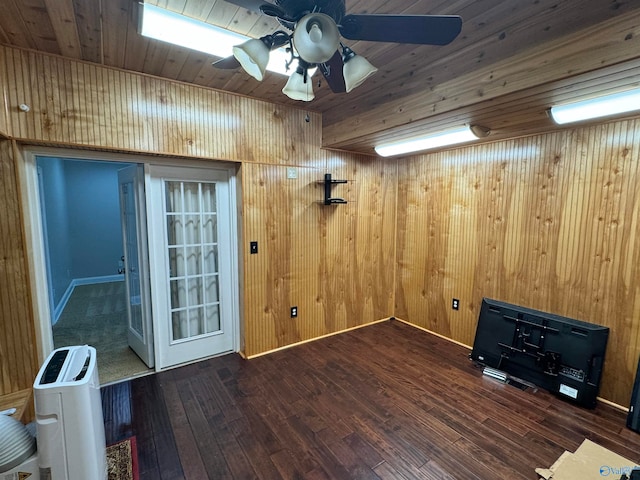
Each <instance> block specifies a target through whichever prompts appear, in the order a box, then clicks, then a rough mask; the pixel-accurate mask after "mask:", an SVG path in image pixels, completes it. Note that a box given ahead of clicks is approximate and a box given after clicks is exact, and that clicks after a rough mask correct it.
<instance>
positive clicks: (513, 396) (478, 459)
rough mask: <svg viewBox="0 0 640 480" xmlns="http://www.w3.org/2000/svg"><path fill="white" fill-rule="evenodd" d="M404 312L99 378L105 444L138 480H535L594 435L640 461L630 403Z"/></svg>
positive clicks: (639, 441) (638, 445)
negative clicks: (555, 384) (515, 368)
mask: <svg viewBox="0 0 640 480" xmlns="http://www.w3.org/2000/svg"><path fill="white" fill-rule="evenodd" d="M468 354H469V351H468V350H466V349H465V348H463V347H459V346H457V345H455V344H453V343H451V342H448V341H446V340H443V339H441V338H438V337H436V336H434V335H430V334H428V333H425V332H422V331H420V330H418V329H415V328H413V327H410V326H408V325H405V324H403V323H400V322H397V321H389V322H384V323H380V324H376V325H372V326H368V327H365V328H361V329H359V330H355V331H352V332H348V333H343V334H340V335H336V336H333V337H329V338H326V339H323V340H318V341H315V342H311V343H307V344H305V345H301V346H298V347H293V348H290V349H287V350H283V351H280V352H277V353H273V354H270V355H266V356H263V357H259V358H256V359H253V360H248V361H247V360H243V359H242V358H240V357H239V356H238V355H228V356H224V357H219V358H215V359H211V360H207V361H203V362H200V363H197V364H193V365H189V366H186V367H182V368H177V369H174V370H170V371H166V372H163V373H159V374H156V375H151V376H147V377H142V378H138V379H135V380H132V381H129V382H123V383H119V384H115V385H111V386H108V387H104V388H103V390H102V396H103V408H104V418H105V427H106V433H107V443H113V442H115V441H117V440H120V439H123V438H126V437H128V436H131V435H135V436H136V440H137V445H138V454H139V465H140V480H147V479H149V480H151V479H153V480H157V479H166V480H176V479H189V480H192V479H224V478H230V479H249V478H262V479H269V480H271V479H278V478H292V479H303V478H304V479H360V478H362V479H377V478H386V479H456V480H465V479H491V480H496V479H537V475H536V474H535V472H534V469H535V468H536V467H548V466H550V465H551V464H552V463H553V462H554V461H555V460H556V459H557V458H558V457H559V456H560V455H561V454H562V452H563V451H564V450H570V451H574V450H575V449H576V448H577V447H578V446H579V445H580V444H581V443H582V441H583V440H584V439H585V438H589V439H590V440H592V441H594V442H596V443H599V444H600V445H602V446H604V447H606V448H608V449H610V450H613V451H614V452H616V453H618V454H620V455H623V456H625V457H627V458H628V459H630V460H632V461H636V462H637V461H640V435H638V434H637V433H635V432H633V431H631V430H629V429H627V428H626V427H625V418H626V415H625V414H624V412H621V411H619V410H616V409H614V408H612V407H610V406H607V405H604V404H598V406H597V407H596V408H595V409H593V410H588V409H584V408H581V407H578V406H575V405H573V404H571V403H568V402H566V401H563V400H562V399H560V398H557V397H555V396H554V395H552V394H550V393H548V392H546V391H542V390H535V389H531V388H529V389H527V390H525V391H523V390H520V389H518V388H516V387H513V386H510V385H505V384H502V383H499V382H497V381H496V380H493V379H490V378H488V377H485V376H483V375H482V371H481V369H480V368H478V367H476V366H474V365H473V364H472V362H471V361H470V360H469V359H468Z"/></svg>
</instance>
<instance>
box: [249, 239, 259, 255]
mask: <svg viewBox="0 0 640 480" xmlns="http://www.w3.org/2000/svg"><path fill="white" fill-rule="evenodd" d="M249 251H250V252H251V255H253V254H254V253H258V242H251V243H250V244H249Z"/></svg>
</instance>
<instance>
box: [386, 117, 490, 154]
mask: <svg viewBox="0 0 640 480" xmlns="http://www.w3.org/2000/svg"><path fill="white" fill-rule="evenodd" d="M474 131H475V132H476V133H474ZM480 133H484V135H481V134H480ZM488 134H489V131H488V130H486V129H482V128H481V127H480V128H477V127H475V126H473V127H472V126H470V125H465V126H463V127H456V128H451V129H448V130H443V131H441V132H437V133H432V134H429V135H424V136H421V137H415V138H411V139H408V140H403V141H399V142H393V143H386V144H382V145H378V146H376V147H375V150H376V152H377V153H378V155H382V156H383V157H391V156H393V155H401V154H403V153H412V152H419V151H422V150H429V149H433V148H438V147H444V146H446V145H455V144H457V143H465V142H471V141H473V140H477V139H479V138H481V137H482V136H486V135H488Z"/></svg>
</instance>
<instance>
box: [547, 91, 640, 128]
mask: <svg viewBox="0 0 640 480" xmlns="http://www.w3.org/2000/svg"><path fill="white" fill-rule="evenodd" d="M634 111H640V89H635V90H628V91H626V92H620V93H614V94H611V95H605V96H601V97H596V98H590V99H587V100H582V101H579V102H573V103H567V104H564V105H554V106H553V107H551V109H550V113H551V118H552V119H553V121H554V122H556V123H558V124H560V125H563V124H565V123H573V122H581V121H584V120H590V119H593V118H601V117H608V116H612V115H619V114H622V113H629V112H634Z"/></svg>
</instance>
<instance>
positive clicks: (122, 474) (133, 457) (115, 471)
mask: <svg viewBox="0 0 640 480" xmlns="http://www.w3.org/2000/svg"><path fill="white" fill-rule="evenodd" d="M107 473H108V474H109V475H108V479H109V480H138V450H137V448H136V437H131V438H127V439H125V440H122V441H121V442H118V443H114V444H113V445H109V446H108V447H107Z"/></svg>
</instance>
